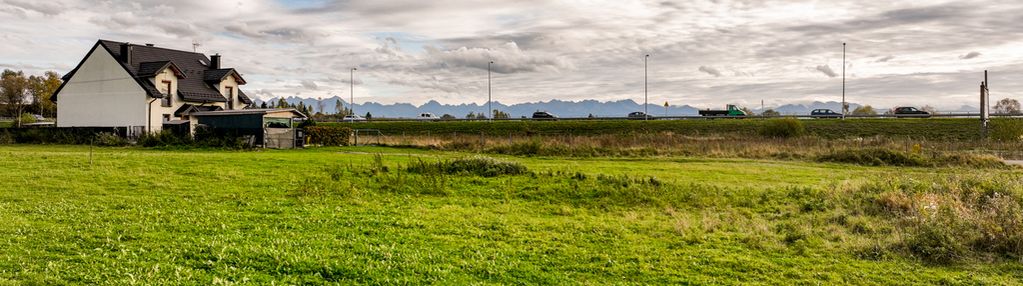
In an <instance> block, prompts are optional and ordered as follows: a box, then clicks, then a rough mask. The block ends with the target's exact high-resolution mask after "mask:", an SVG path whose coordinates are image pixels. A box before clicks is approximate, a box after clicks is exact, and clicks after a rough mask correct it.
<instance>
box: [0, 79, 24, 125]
mask: <svg viewBox="0 0 1023 286" xmlns="http://www.w3.org/2000/svg"><path fill="white" fill-rule="evenodd" d="M27 95H28V79H27V78H25V73H23V72H21V71H18V72H15V71H12V70H4V72H3V74H2V77H0V101H3V103H5V104H6V105H7V107H8V109H9V113H8V114H10V115H12V116H14V118H15V120H16V121H15V122H16V124H17V125H16V126H18V127H21V113H22V112H24V111H25V105H26V104H27V102H26V100H25V99H26V98H27V97H28V96H27Z"/></svg>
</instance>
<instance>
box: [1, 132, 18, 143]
mask: <svg viewBox="0 0 1023 286" xmlns="http://www.w3.org/2000/svg"><path fill="white" fill-rule="evenodd" d="M14 143H15V142H14V135H11V133H10V132H7V130H0V145H4V144H14Z"/></svg>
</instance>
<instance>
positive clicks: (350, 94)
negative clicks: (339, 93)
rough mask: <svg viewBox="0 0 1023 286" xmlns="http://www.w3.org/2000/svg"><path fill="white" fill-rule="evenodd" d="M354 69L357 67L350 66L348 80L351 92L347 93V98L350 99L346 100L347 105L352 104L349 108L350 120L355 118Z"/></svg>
mask: <svg viewBox="0 0 1023 286" xmlns="http://www.w3.org/2000/svg"><path fill="white" fill-rule="evenodd" d="M356 70H358V69H357V68H352V70H351V79H349V80H348V82H349V83H350V84H351V88H352V89H351V93H349V100H351V101H349V102H348V105H351V106H352V108H351V110H352V120H353V121H354V120H355V116H356V115H355V71H356Z"/></svg>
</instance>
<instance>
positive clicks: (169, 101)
mask: <svg viewBox="0 0 1023 286" xmlns="http://www.w3.org/2000/svg"><path fill="white" fill-rule="evenodd" d="M160 83H162V84H163V86H164V87H165V88H167V93H165V94H164V95H163V99H161V100H160V105H161V106H163V107H171V106H173V105H174V93H173V92H172V89H171V87H172V85H173V84H174V83H173V82H171V81H169V80H165V81H162V82H160Z"/></svg>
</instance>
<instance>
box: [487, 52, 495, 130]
mask: <svg viewBox="0 0 1023 286" xmlns="http://www.w3.org/2000/svg"><path fill="white" fill-rule="evenodd" d="M492 65H494V61H490V62H489V63H487V108H488V109H490V110H489V111H487V113H490V116H488V117H487V118H488V119H490V120H491V121H493V120H494V114H495V113H496V112H494V101H493V97H494V89H493V88H492V87H491V78H490V67H491V66H492Z"/></svg>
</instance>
